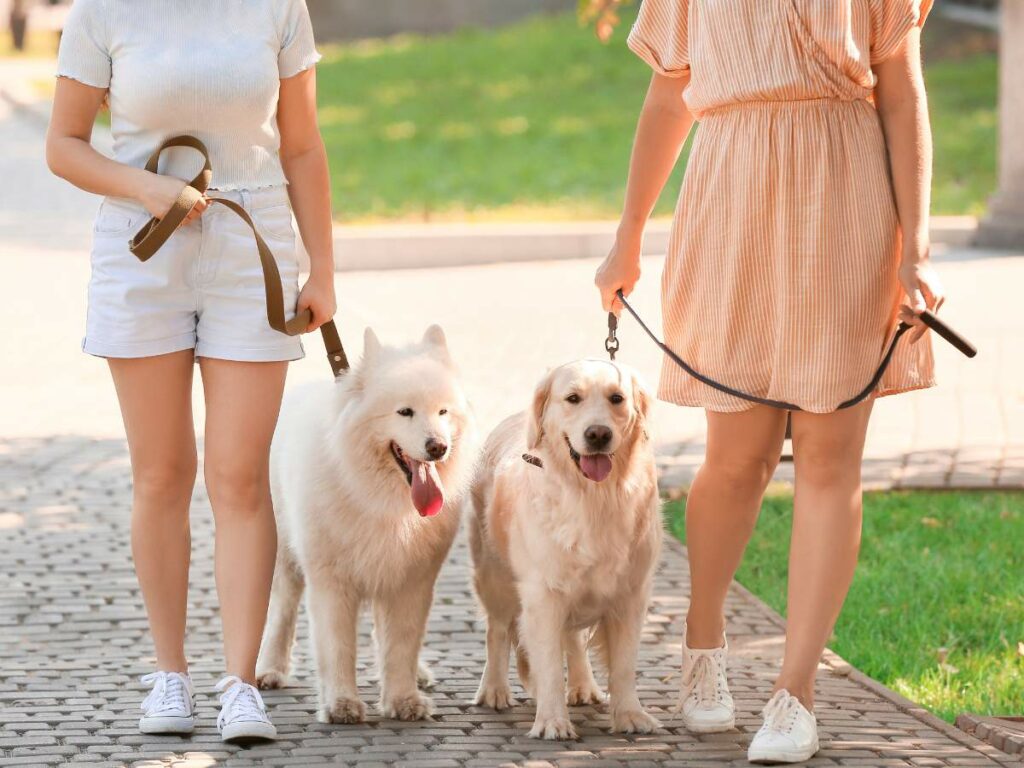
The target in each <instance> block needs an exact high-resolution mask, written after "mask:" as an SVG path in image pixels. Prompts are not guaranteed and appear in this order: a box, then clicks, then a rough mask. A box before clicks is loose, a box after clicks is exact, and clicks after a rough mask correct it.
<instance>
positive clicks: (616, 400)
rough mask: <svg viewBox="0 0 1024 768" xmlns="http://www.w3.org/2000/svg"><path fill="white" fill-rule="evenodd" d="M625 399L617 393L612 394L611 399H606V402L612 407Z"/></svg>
mask: <svg viewBox="0 0 1024 768" xmlns="http://www.w3.org/2000/svg"><path fill="white" fill-rule="evenodd" d="M625 399H626V398H624V397H623V396H622V395H621V394H619V393H618V392H616V393H614V394H613V395H612V396H611V397H609V398H608V400H609V401H610V402H611V404H612V405H618V404H619V403H621V402H622V401H623V400H625Z"/></svg>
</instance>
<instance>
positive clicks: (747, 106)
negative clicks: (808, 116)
mask: <svg viewBox="0 0 1024 768" xmlns="http://www.w3.org/2000/svg"><path fill="white" fill-rule="evenodd" d="M850 106H852V107H854V108H858V109H860V108H863V107H865V106H867V107H871V104H870V102H869V101H868V100H867V99H838V98H833V97H822V98H820V99H759V100H757V101H736V102H732V103H730V104H722V105H721V106H717V107H708V108H707V109H703V110H701V111H700V117H702V118H703V117H708V116H711V115H717V114H724V113H727V112H737V111H744V110H746V111H763V112H783V111H788V110H799V109H822V108H826V109H829V108H838V109H843V108H848V107H850Z"/></svg>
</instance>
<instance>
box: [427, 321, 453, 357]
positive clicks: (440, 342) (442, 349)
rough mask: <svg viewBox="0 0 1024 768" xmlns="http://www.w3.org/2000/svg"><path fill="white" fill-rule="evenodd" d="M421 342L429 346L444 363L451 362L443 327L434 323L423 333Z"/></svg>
mask: <svg viewBox="0 0 1024 768" xmlns="http://www.w3.org/2000/svg"><path fill="white" fill-rule="evenodd" d="M423 344H425V345H426V346H428V347H430V348H431V349H432V350H433V351H434V352H435V354H437V356H438V357H440V358H441V360H443V361H444V362H446V363H451V355H449V354H448V339H447V338H445V335H444V329H443V328H441V326H440V325H437V324H436V323H435V324H434V325H432V326H430V327H429V328H427V330H426V332H425V333H424V334H423Z"/></svg>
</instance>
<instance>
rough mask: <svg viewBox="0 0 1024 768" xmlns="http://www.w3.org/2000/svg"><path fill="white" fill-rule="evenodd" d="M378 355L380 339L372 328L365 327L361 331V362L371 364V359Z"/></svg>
mask: <svg viewBox="0 0 1024 768" xmlns="http://www.w3.org/2000/svg"><path fill="white" fill-rule="evenodd" d="M379 355H380V339H378V338H377V334H376V333H374V332H373V328H369V327H368V328H367V329H366V330H365V331H364V332H363V363H364V364H366V363H369V364H370V365H372V364H373V361H374V360H376V359H377V357H378V356H379Z"/></svg>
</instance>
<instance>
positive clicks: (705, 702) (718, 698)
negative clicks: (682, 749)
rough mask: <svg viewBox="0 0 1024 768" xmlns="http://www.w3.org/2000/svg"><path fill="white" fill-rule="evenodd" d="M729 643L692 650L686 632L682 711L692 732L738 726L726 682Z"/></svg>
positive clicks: (685, 724) (680, 707)
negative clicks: (718, 646)
mask: <svg viewBox="0 0 1024 768" xmlns="http://www.w3.org/2000/svg"><path fill="white" fill-rule="evenodd" d="M728 653H729V643H728V642H725V641H724V640H723V644H722V647H721V648H688V647H687V646H686V630H685V628H684V629H683V680H682V684H681V686H680V691H679V706H678V707H677V709H678V711H679V712H680V713H681V714H682V716H683V725H684V726H686V729H687V730H688V731H690V732H691V733H719V732H721V731H728V730H731V729H732V728H734V727H735V725H736V715H735V709H736V707H735V705H734V704H733V700H732V694H730V693H729V681H728V680H727V679H726V676H725V670H726V658H727V656H728Z"/></svg>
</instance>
